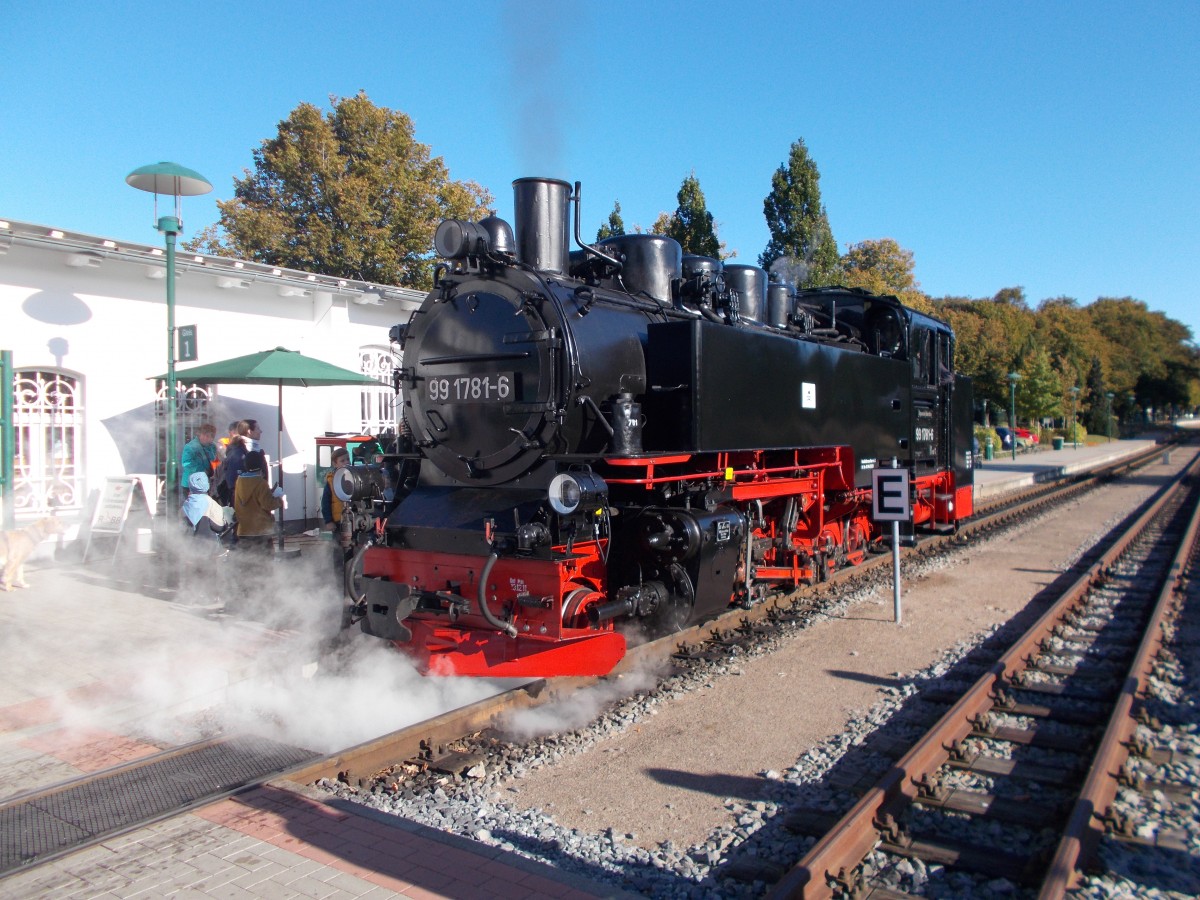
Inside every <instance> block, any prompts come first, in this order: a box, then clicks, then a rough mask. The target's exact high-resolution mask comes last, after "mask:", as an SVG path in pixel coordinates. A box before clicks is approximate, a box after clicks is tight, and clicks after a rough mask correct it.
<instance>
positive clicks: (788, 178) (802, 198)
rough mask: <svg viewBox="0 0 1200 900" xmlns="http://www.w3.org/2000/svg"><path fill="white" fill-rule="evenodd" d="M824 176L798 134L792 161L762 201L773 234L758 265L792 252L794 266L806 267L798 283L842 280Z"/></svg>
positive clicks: (815, 284)
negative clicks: (825, 199)
mask: <svg viewBox="0 0 1200 900" xmlns="http://www.w3.org/2000/svg"><path fill="white" fill-rule="evenodd" d="M820 181H821V175H820V173H819V172H818V171H817V164H816V163H815V162H813V160H812V159H811V158H810V157H809V155H808V148H807V147H805V145H804V141H803V139H799V140H797V141H796V142H795V143H794V144H792V147H791V151H790V152H789V153H788V160H787V162H786V163H784V164H782V165H780V166H779V168H778V169H777V170H776V171H775V174H774V175H772V176H771V192H770V193H769V194H767V196H766V199H764V200H763V214H764V215H765V216H766V219H767V228H768V229H769V230H770V232H771V238H770V240H769V241H767V246H766V249H765V250H763V252H762V254H761V255H760V256H759V257H758V264H759V265H760V266H762V267H763V268H764V269H770V268H771V264H772V263H774V262H775V261H776V260H777V259H779V258H781V257H784V256H786V257H789V258H790V260H791V263H790V264H791V265H792V266H803V267H804V270H805V276H804V278H803V279H801V283H800V284H799V285H797V286H798V287H821V286H823V285H830V284H837V283H838V282H839V281H840V280H841V272H840V266H839V264H838V262H839V257H838V251H837V242H836V241H834V239H833V231H832V230H831V229H830V227H829V216H828V215H827V214H826V212H825V207H824V206H823V205H822V204H821V186H820Z"/></svg>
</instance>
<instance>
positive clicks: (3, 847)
mask: <svg viewBox="0 0 1200 900" xmlns="http://www.w3.org/2000/svg"><path fill="white" fill-rule="evenodd" d="M1161 454H1162V451H1161V450H1158V449H1156V450H1153V451H1150V452H1148V453H1145V454H1142V455H1141V456H1140V457H1138V458H1134V459H1129V460H1125V461H1122V462H1121V463H1119V464H1117V465H1114V466H1110V467H1106V468H1105V469H1101V470H1096V471H1094V472H1091V473H1088V474H1087V475H1086V476H1076V477H1074V478H1072V479H1070V480H1069V481H1068V482H1064V483H1058V484H1053V485H1039V486H1037V487H1035V488H1033V489H1031V490H1029V491H1025V492H1022V493H1021V494H1020V495H1017V496H1011V497H1008V498H1005V500H1004V501H1002V502H999V503H996V504H991V505H989V506H988V507H987V508H986V509H983V510H981V511H980V514H979V515H978V516H976V518H975V519H974V520H972V522H971V523H969V524H968V525H966V526H964V527H963V528H961V529H960V530H959V532H958V533H956V534H954V535H944V536H936V537H934V538H931V539H929V540H927V541H925V542H923V543H922V544H921V545H919V546H917V547H915V548H907V549H906V550H905V553H906V555H908V556H910V557H911V556H914V555H915V556H918V557H920V556H927V555H931V554H933V553H936V552H937V549H938V548H939V547H942V546H945V545H946V544H947V543H950V544H953V545H960V544H962V543H964V542H967V541H970V540H972V539H973V538H974V537H976V536H983V535H987V534H990V533H991V532H992V531H994V530H995V529H996V528H999V527H1003V526H1004V525H1005V523H1007V522H1011V521H1014V520H1018V519H1020V518H1021V517H1023V516H1028V515H1030V514H1032V513H1033V512H1035V511H1036V510H1037V509H1039V508H1041V507H1043V506H1045V505H1047V504H1051V503H1054V502H1061V501H1062V500H1064V499H1066V498H1069V497H1071V496H1075V495H1076V494H1078V493H1079V492H1082V491H1086V490H1089V489H1091V488H1093V487H1095V486H1096V485H1098V484H1101V483H1103V482H1104V481H1106V480H1108V479H1111V478H1113V477H1115V476H1117V475H1120V474H1122V473H1124V472H1126V471H1129V470H1131V469H1133V468H1136V467H1137V466H1138V465H1142V464H1145V463H1148V462H1150V461H1153V460H1155V459H1157V458H1159V457H1160V456H1161ZM889 563H890V556H881V557H876V558H874V559H871V560H868V562H867V563H865V564H864V565H863V566H859V567H857V568H855V569H852V570H847V571H844V572H842V573H839V576H838V577H836V578H834V579H832V580H831V581H830V582H828V583H825V584H821V585H817V586H815V587H813V588H809V589H807V590H802V591H800V592H797V593H795V594H793V595H790V596H787V597H780V598H775V599H773V600H771V601H769V602H768V603H765V604H760V605H759V606H757V607H755V608H753V609H751V610H740V611H736V612H733V613H730V614H728V615H726V616H723V617H721V618H719V619H717V620H715V621H714V622H710V623H707V624H706V625H704V626H700V627H697V628H693V629H689V630H688V631H685V632H683V633H681V634H677V635H673V636H671V637H670V638H667V639H662V640H659V641H655V642H651V643H647V644H643V645H641V646H639V647H635V648H633V649H632V650H631V651H630V653H629V655H628V656H627V658H626V659H625V660H623V661H622V663H621V665H620V666H619V667H618V670H617V672H616V673H614V674H616V675H620V674H623V673H626V672H632V671H635V670H639V669H644V668H645V667H647V666H659V665H673V666H676V667H680V668H687V667H689V666H691V665H694V664H696V663H697V662H699V661H702V660H704V659H707V658H711V657H713V656H715V655H720V654H723V653H728V652H729V648H731V647H734V646H737V645H738V644H739V643H743V644H744V643H753V642H755V641H758V640H761V639H762V637H763V636H764V635H769V634H771V633H773V632H775V631H777V630H778V628H779V626H780V624H781V623H783V622H791V623H803V622H804V621H805V620H806V619H807V618H808V617H811V616H812V615H815V614H816V612H817V611H818V610H819V608H820V607H821V606H822V604H824V603H826V602H827V601H828V599H829V598H830V597H831V596H833V594H834V593H835V592H837V591H842V590H853V589H855V586H856V585H858V584H859V583H861V581H862V580H863V579H869V578H872V577H882V573H883V572H884V571H885V570H888V564H889ZM596 681H598V680H597V679H556V680H554V681H552V682H547V681H540V682H534V683H531V684H528V685H525V686H522V687H520V688H516V689H513V690H510V691H506V692H504V693H502V694H500V695H498V696H496V697H493V698H489V699H487V700H483V701H480V702H478V703H475V704H472V705H470V706H468V707H465V708H463V709H460V710H456V711H454V712H451V713H447V714H445V715H443V716H439V717H437V718H434V719H431V720H428V721H425V722H421V723H418V724H416V725H413V726H410V727H409V728H405V729H402V730H401V731H399V732H396V733H393V734H391V735H387V736H385V737H383V738H380V739H378V740H376V741H372V742H368V743H367V744H363V745H360V746H358V747H355V748H352V749H349V750H346V751H343V752H341V753H338V754H334V755H332V756H320V755H318V754H315V753H313V752H311V751H307V750H304V749H302V748H295V747H287V746H285V745H281V744H277V743H275V742H271V741H265V740H262V739H257V738H246V737H227V738H221V739H216V740H211V741H204V742H198V743H196V744H192V745H187V746H185V747H181V748H175V749H173V750H170V751H165V752H163V753H161V754H156V755H155V756H152V757H149V758H147V759H144V760H140V761H137V762H135V763H131V764H128V765H125V766H119V767H115V768H113V769H109V770H106V771H104V772H100V773H96V774H94V775H90V776H87V777H85V778H81V779H77V780H75V781H72V782H69V783H66V784H62V785H57V786H54V787H51V788H47V789H45V790H40V791H36V792H30V793H28V794H25V795H21V796H18V797H14V798H10V799H9V800H7V801H5V802H4V803H3V804H0V835H2V837H0V876H2V875H4V874H9V873H11V872H13V871H17V870H19V869H22V868H25V867H28V866H30V865H35V864H38V863H41V862H45V861H48V860H50V859H54V858H57V857H59V856H62V855H64V854H66V853H68V852H71V851H73V850H76V849H80V848H82V847H85V846H88V845H90V844H93V843H96V842H98V841H101V840H103V839H105V838H107V837H110V836H112V835H115V834H120V833H123V832H126V831H129V830H132V829H133V828H136V827H140V826H142V825H146V824H149V823H151V822H154V821H158V820H160V819H163V818H167V817H169V816H171V815H175V814H178V813H180V812H184V811H187V810H189V809H193V808H196V807H198V806H200V805H203V804H205V803H208V802H212V801H213V800H216V799H220V798H222V797H226V796H230V795H232V794H234V793H237V792H238V791H240V790H244V789H247V788H249V787H253V786H255V785H258V784H262V783H264V782H266V781H268V780H271V779H274V778H285V779H286V780H288V781H290V782H293V783H300V784H305V783H311V782H314V781H318V780H320V779H322V778H328V779H340V780H341V781H344V782H349V783H359V784H367V783H369V782H370V780H371V779H372V778H373V777H374V776H375V775H376V774H377V773H380V772H384V771H387V770H388V769H389V768H391V767H394V766H395V765H397V764H403V763H408V764H409V765H410V766H412V767H414V768H417V769H421V770H429V771H434V772H436V771H444V772H453V771H459V770H462V769H463V768H464V767H465V766H466V765H468V764H469V763H470V761H471V757H470V756H469V755H466V754H464V753H463V752H462V751H461V749H460V748H461V747H462V742H463V739H464V738H468V737H470V736H471V735H477V734H480V733H481V732H486V731H487V730H488V729H489V728H491V727H492V726H493V725H495V723H496V722H497V721H498V720H499V719H500V718H502V717H504V716H506V715H508V714H510V713H513V712H516V711H519V710H524V709H530V708H534V707H537V706H540V705H542V704H545V703H548V702H553V701H558V700H562V699H564V698H566V697H568V696H569V695H570V694H571V693H572V692H573V691H575V690H578V689H580V688H581V687H585V686H588V685H591V684H594V683H596Z"/></svg>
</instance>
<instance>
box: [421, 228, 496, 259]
mask: <svg viewBox="0 0 1200 900" xmlns="http://www.w3.org/2000/svg"><path fill="white" fill-rule="evenodd" d="M489 237H490V236H489V235H488V232H487V229H486V228H484V227H483V226H482V225H480V224H478V223H476V222H464V221H463V220H462V219H446V220H445V221H444V222H442V224H440V225H439V226H438V227H437V231H435V232H434V233H433V247H434V249H435V250H437V255H438V256H440V257H442V259H465V258H466V257H468V256H478V255H480V254H482V253H486V252H487V251H488V247H489V245H490V240H489Z"/></svg>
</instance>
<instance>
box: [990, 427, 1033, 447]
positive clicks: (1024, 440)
mask: <svg viewBox="0 0 1200 900" xmlns="http://www.w3.org/2000/svg"><path fill="white" fill-rule="evenodd" d="M995 431H996V434H997V435H999V437H1000V446H1001V448H1002V449H1004V450H1011V449H1012V448H1013V436H1014V432H1015V435H1016V441H1017V449H1018V450H1027V449H1029V448H1030V447H1032V446H1033V441H1032V440H1031V438H1030V437H1022V436H1021V432H1022V431H1024V432H1025V434H1026V435H1028V434H1029V432H1028V431H1026V429H1024V428H1017V429H1012V428H1005V427H1004V426H997V428H996V429H995Z"/></svg>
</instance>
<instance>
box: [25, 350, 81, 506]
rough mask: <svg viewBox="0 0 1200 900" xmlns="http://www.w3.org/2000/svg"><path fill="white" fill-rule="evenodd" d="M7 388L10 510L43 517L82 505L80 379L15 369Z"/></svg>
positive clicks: (63, 373) (46, 371) (60, 373)
mask: <svg viewBox="0 0 1200 900" xmlns="http://www.w3.org/2000/svg"><path fill="white" fill-rule="evenodd" d="M14 375H15V379H14V386H13V424H14V426H15V427H14V430H15V435H16V448H15V449H16V457H15V459H14V465H13V469H14V472H13V474H14V476H15V477H14V485H13V496H14V507H15V509H16V510H17V511H18V512H24V513H39V514H44V513H48V512H51V511H54V510H61V509H78V508H79V507H80V506H82V504H83V500H84V497H83V486H84V485H83V477H84V472H83V466H82V459H83V446H84V445H83V420H84V415H83V414H84V405H83V377H82V376H81V375H79V374H78V373H74V372H67V371H63V370H57V369H17V370H16V371H15V373H14Z"/></svg>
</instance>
